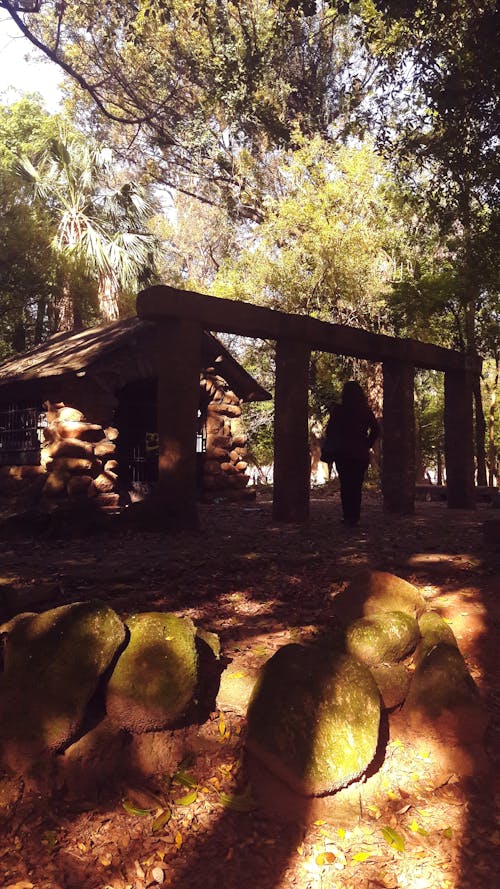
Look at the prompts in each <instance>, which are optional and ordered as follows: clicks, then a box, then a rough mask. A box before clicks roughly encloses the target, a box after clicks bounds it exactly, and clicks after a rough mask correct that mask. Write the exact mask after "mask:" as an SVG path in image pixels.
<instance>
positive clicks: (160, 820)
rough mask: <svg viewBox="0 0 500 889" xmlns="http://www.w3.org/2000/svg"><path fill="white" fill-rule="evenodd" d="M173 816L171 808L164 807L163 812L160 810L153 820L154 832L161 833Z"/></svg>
mask: <svg viewBox="0 0 500 889" xmlns="http://www.w3.org/2000/svg"><path fill="white" fill-rule="evenodd" d="M171 817H172V812H171V810H170V809H164V810H163V812H159V814H158V815H157V816H156V818H155V820H154V821H153V826H152V828H151V829H152V831H153V833H159V832H160V830H163V828H164V827H165V825H166V824H168V822H169V821H170V818H171Z"/></svg>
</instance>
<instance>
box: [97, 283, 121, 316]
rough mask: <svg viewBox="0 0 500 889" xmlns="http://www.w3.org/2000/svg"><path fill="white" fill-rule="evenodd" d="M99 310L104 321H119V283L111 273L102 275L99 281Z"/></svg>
mask: <svg viewBox="0 0 500 889" xmlns="http://www.w3.org/2000/svg"><path fill="white" fill-rule="evenodd" d="M98 300H99V312H100V315H101V318H102V319H103V321H118V318H119V317H120V312H119V309H118V285H117V282H116V279H115V278H114V277H112V276H111V275H106V276H103V277H101V279H100V281H99V293H98Z"/></svg>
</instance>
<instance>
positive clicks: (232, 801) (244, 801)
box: [219, 784, 257, 812]
mask: <svg viewBox="0 0 500 889" xmlns="http://www.w3.org/2000/svg"><path fill="white" fill-rule="evenodd" d="M219 800H220V802H221V805H223V806H224V808H225V809H233V811H234V812H253V811H254V809H256V808H257V803H256V802H255V800H254V798H253V797H252V789H251V787H250V784H248V786H247V787H246V788H245V790H244V791H243V793H240V794H237V793H219Z"/></svg>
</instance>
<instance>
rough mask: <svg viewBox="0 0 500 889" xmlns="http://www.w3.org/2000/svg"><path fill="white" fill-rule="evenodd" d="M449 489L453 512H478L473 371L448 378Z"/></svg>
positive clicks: (446, 442)
mask: <svg viewBox="0 0 500 889" xmlns="http://www.w3.org/2000/svg"><path fill="white" fill-rule="evenodd" d="M444 449H445V461H446V489H447V493H448V496H447V499H448V506H449V507H450V508H451V509H474V508H475V506H476V500H475V496H474V448H473V410H472V379H471V373H470V372H469V371H466V370H463V371H446V373H445V375H444Z"/></svg>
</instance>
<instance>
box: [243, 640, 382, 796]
mask: <svg viewBox="0 0 500 889" xmlns="http://www.w3.org/2000/svg"><path fill="white" fill-rule="evenodd" d="M379 722H380V697H379V692H378V688H377V686H376V684H375V681H374V679H373V677H372V675H371V673H370V671H369V670H368V669H367V668H366V667H365V666H363V664H360V663H359V662H358V661H357V660H356V659H355V658H353V657H352V656H351V655H349V654H345V653H343V652H341V651H331V650H330V651H328V650H327V649H325V648H324V647H323V646H314V645H311V646H309V647H305V646H301V645H286V646H285V647H284V648H281V649H280V650H279V651H277V652H276V654H275V655H273V657H272V658H270V660H269V661H268V662H267V663H266V664H265V665H264V667H263V669H262V671H261V673H260V675H259V678H258V680H257V684H256V687H255V689H254V692H253V694H252V697H251V700H250V704H249V708H248V737H247V746H248V749H249V750H250V752H251V753H253V754H254V755H255V756H256V757H257V758H258V759H259V760H260V761H261V762H263V764H264V765H265V766H266V767H267V768H268V769H269V770H270V771H271V772H273V773H274V774H275V775H276V776H277V777H279V778H281V779H282V780H283V781H285V782H286V783H287V784H288V785H289V786H290V787H291V788H292V789H293V790H295V791H296V792H298V793H301V794H303V795H306V796H313V795H318V794H323V793H328V792H330V791H334V790H337V789H338V788H340V787H344V786H345V785H347V784H348V783H349V782H350V781H352V780H353V779H355V778H358V777H359V776H360V775H361V774H363V772H364V771H365V770H366V769H367V767H368V766H369V764H370V762H371V761H372V759H373V757H374V754H375V750H376V747H377V740H378V731H379Z"/></svg>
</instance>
